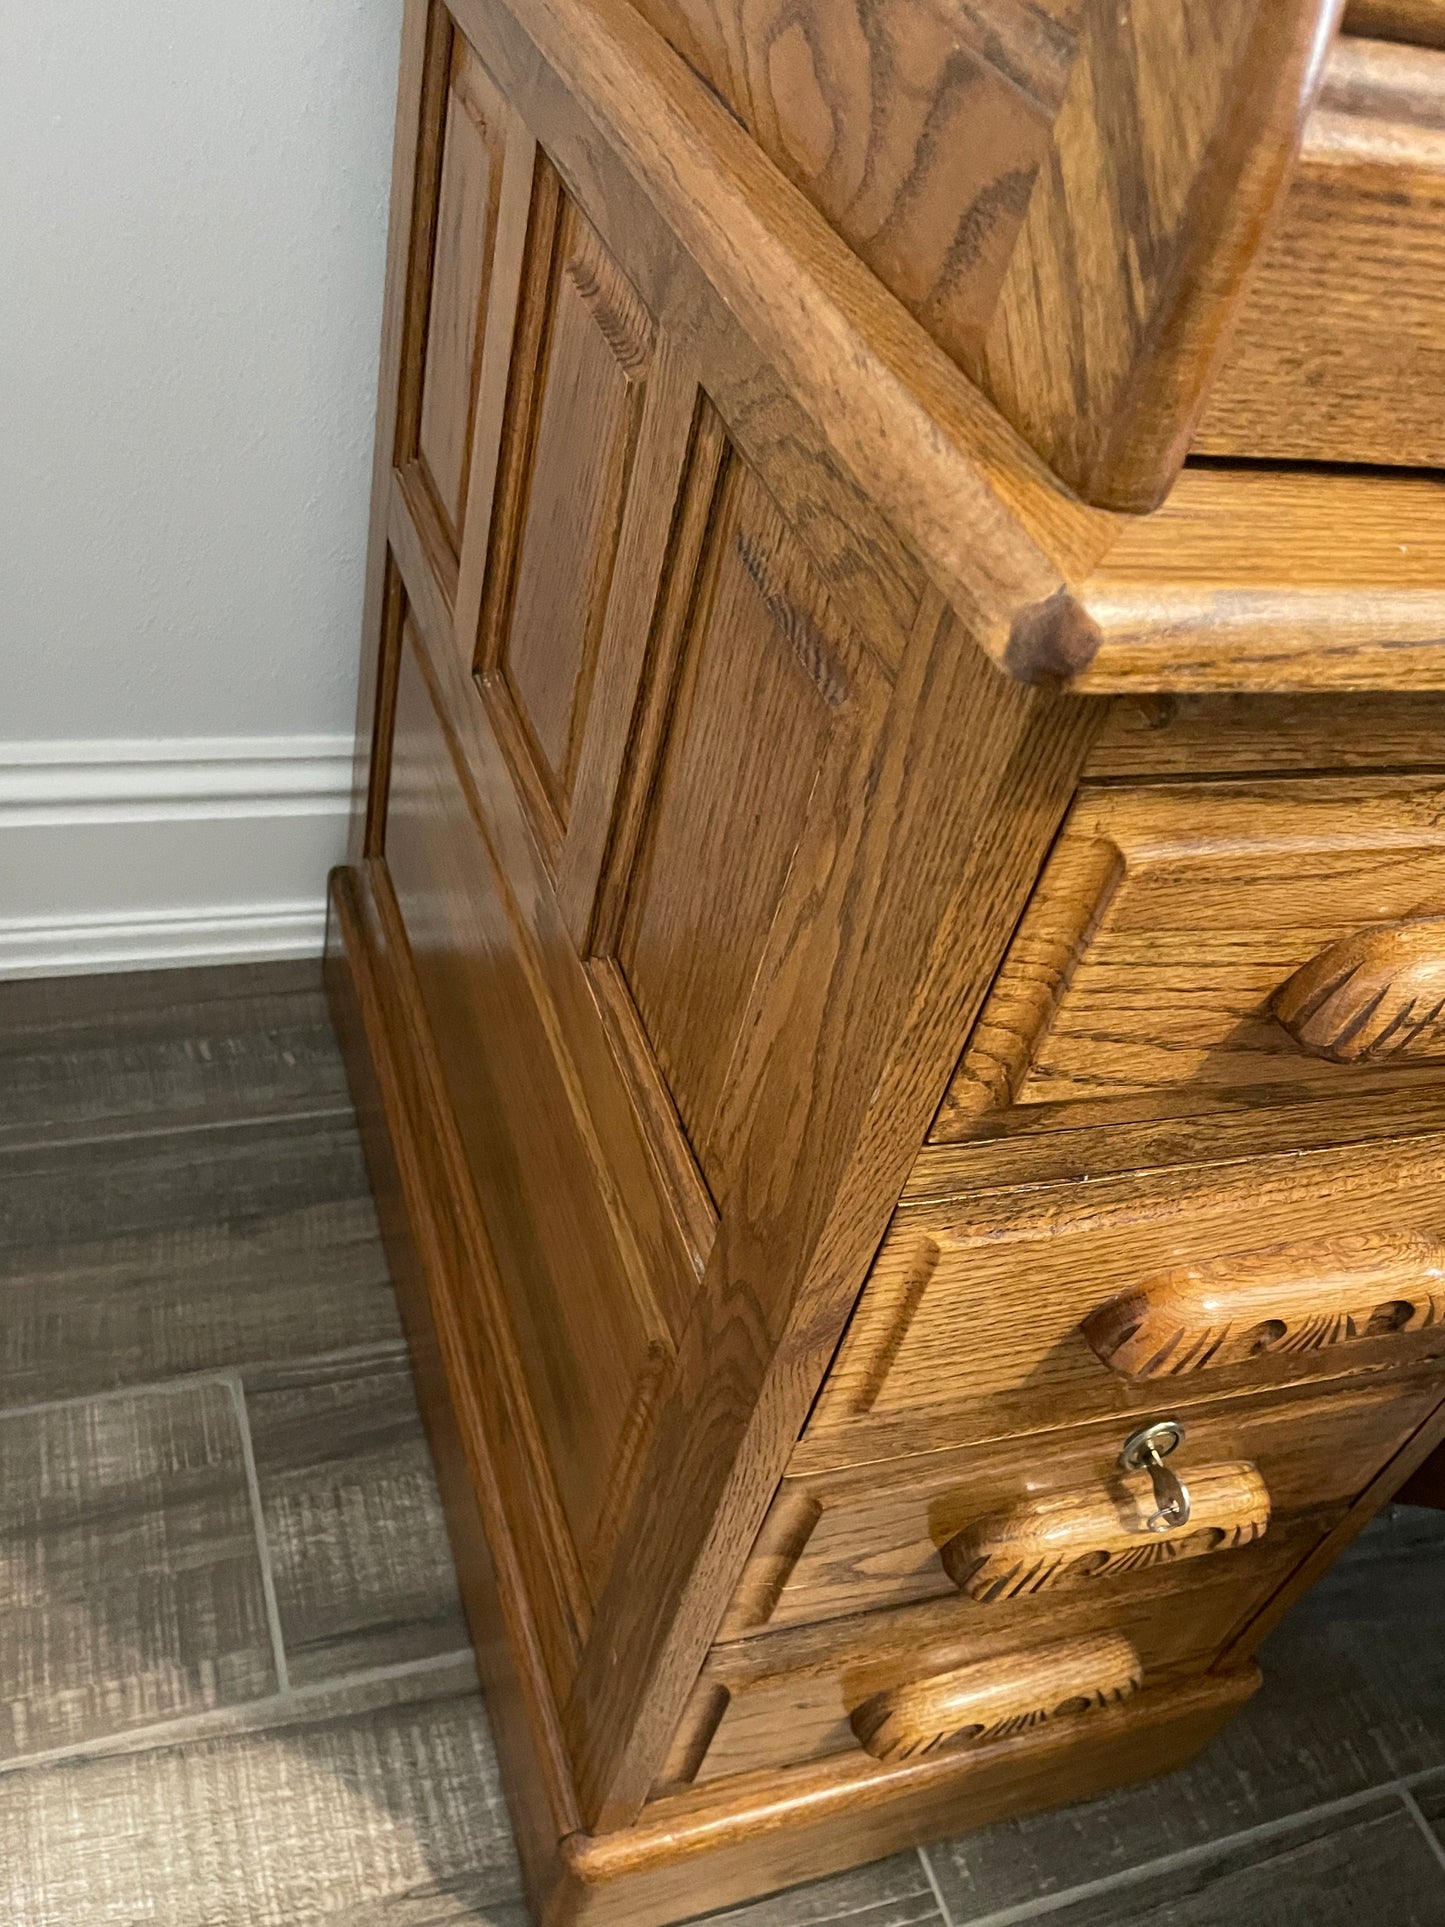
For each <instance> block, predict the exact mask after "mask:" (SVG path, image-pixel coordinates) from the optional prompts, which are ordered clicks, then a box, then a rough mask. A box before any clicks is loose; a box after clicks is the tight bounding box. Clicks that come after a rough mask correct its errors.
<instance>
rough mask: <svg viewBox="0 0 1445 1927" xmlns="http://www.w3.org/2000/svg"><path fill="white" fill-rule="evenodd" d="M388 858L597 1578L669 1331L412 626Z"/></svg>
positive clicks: (513, 1319) (532, 1380)
mask: <svg viewBox="0 0 1445 1927" xmlns="http://www.w3.org/2000/svg"><path fill="white" fill-rule="evenodd" d="M386 862H387V869H388V872H389V874H390V877H391V881H392V885H393V888H394V890H395V893H396V900H397V903H398V905H399V907H400V909H401V913H402V917H403V920H404V922H405V926H406V932H407V937H408V939H409V942H410V946H411V952H412V956H413V958H414V959H415V964H416V970H417V977H418V982H419V985H420V989H421V996H422V1000H423V1003H424V1005H425V1008H426V1014H427V1018H428V1020H429V1023H430V1025H431V1029H432V1033H433V1035H434V1037H435V1038H436V1040H437V1048H438V1055H439V1058H440V1061H441V1064H442V1067H443V1072H444V1075H445V1077H446V1080H447V1087H448V1092H449V1095H450V1098H451V1103H452V1106H453V1109H454V1111H455V1114H456V1118H457V1124H458V1128H459V1131H460V1134H461V1138H462V1141H463V1144H464V1146H465V1149H466V1152H467V1156H468V1159H469V1162H470V1166H471V1172H472V1178H473V1182H474V1183H475V1186H476V1190H477V1195H478V1199H479V1201H480V1204H481V1210H482V1216H483V1219H484V1221H485V1224H486V1228H487V1235H488V1237H489V1239H490V1241H491V1244H492V1247H493V1251H494V1254H495V1260H496V1268H497V1273H498V1277H499V1279H500V1282H501V1286H502V1290H503V1293H504V1296H505V1302H506V1308H507V1313H508V1315H509V1320H510V1324H511V1327H512V1332H513V1334H514V1336H515V1340H516V1343H517V1347H518V1350H519V1353H520V1356H521V1359H522V1363H523V1368H524V1371H525V1375H526V1384H527V1390H528V1393H529V1395H530V1399H531V1402H532V1405H533V1408H534V1410H535V1412H536V1416H537V1420H538V1424H539V1427H540V1430H541V1433H542V1436H543V1438H544V1440H545V1443H546V1449H547V1451H548V1454H549V1456H550V1459H551V1463H552V1469H553V1472H554V1475H555V1478H556V1482H557V1486H558V1488H559V1491H560V1493H561V1497H562V1503H563V1506H564V1509H565V1512H566V1516H567V1520H568V1523H569V1525H570V1528H571V1533H572V1537H573V1540H574V1542H575V1544H576V1546H577V1549H578V1552H579V1555H580V1558H581V1562H582V1567H583V1571H584V1575H585V1578H586V1580H587V1583H588V1585H589V1587H595V1586H597V1585H598V1584H599V1583H600V1581H601V1579H602V1578H603V1577H605V1573H606V1562H607V1555H608V1551H609V1545H610V1537H609V1535H610V1533H611V1531H612V1529H613V1527H614V1526H615V1514H616V1511H617V1509H618V1507H619V1505H620V1504H621V1503H623V1502H624V1501H625V1499H626V1497H627V1494H628V1491H629V1489H630V1478H631V1472H632V1468H633V1466H634V1462H635V1458H636V1454H637V1452H638V1450H639V1449H640V1447H641V1445H642V1443H643V1441H644V1439H645V1437H646V1431H647V1426H648V1422H649V1418H650V1415H651V1411H652V1406H653V1401H654V1400H655V1398H656V1397H657V1394H658V1392H659V1389H660V1387H661V1385H662V1382H663V1378H664V1375H665V1372H666V1369H667V1364H668V1361H669V1359H670V1357H671V1354H672V1347H671V1340H670V1337H669V1333H668V1330H667V1326H666V1323H665V1321H664V1319H663V1317H662V1315H661V1314H660V1312H659V1311H658V1309H657V1307H656V1305H655V1304H654V1302H653V1301H652V1298H651V1295H650V1293H649V1291H648V1287H647V1281H646V1280H645V1279H644V1278H642V1277H640V1276H638V1275H637V1274H636V1271H635V1268H634V1266H633V1265H632V1264H630V1263H629V1257H630V1255H631V1254H630V1253H629V1250H628V1247H627V1243H626V1240H625V1237H624V1235H623V1234H622V1231H621V1228H620V1227H619V1224H618V1223H617V1221H616V1220H615V1218H614V1216H613V1211H612V1208H611V1201H610V1199H609V1195H608V1193H609V1189H610V1187H609V1186H608V1185H607V1182H606V1179H605V1176H604V1169H605V1167H603V1166H602V1165H601V1164H600V1162H599V1148H598V1147H597V1146H596V1145H595V1144H594V1143H593V1142H592V1137H591V1126H590V1119H589V1118H588V1116H587V1114H586V1111H585V1108H584V1107H583V1105H582V1102H581V1098H580V1093H579V1092H578V1090H577V1087H576V1083H575V1077H574V1074H573V1073H572V1071H571V1069H570V1066H569V1065H568V1064H567V1063H566V1062H565V1061H563V1060H562V1059H561V1058H559V1055H558V1052H557V1048H556V1045H555V1042H554V1037H553V1034H552V1030H551V1026H550V1025H549V1022H548V1019H547V1016H546V1011H547V999H546V994H545V991H544V990H542V988H541V987H540V986H539V983H538V981H537V977H536V974H535V967H534V965H533V964H532V962H531V959H530V957H529V954H528V953H529V939H528V937H527V936H526V934H525V932H524V930H523V929H521V928H520V927H519V922H518V916H517V909H516V906H515V904H514V902H513V901H512V900H511V898H510V895H509V892H508V889H507V885H506V883H505V881H504V880H503V878H502V876H501V875H500V874H499V872H498V871H497V869H496V867H495V864H494V861H493V858H492V856H491V854H490V852H489V850H488V848H487V845H486V843H485V842H484V841H483V839H482V836H481V835H480V833H479V828H478V824H477V821H476V818H475V815H474V807H473V804H472V802H471V800H470V798H469V795H468V790H467V787H466V785H465V783H464V780H463V778H462V777H461V775H460V774H459V771H458V768H457V764H456V762H455V760H454V757H453V753H452V750H451V747H450V745H449V743H448V740H447V736H446V734H445V732H444V730H443V727H442V725H441V723H440V720H439V718H438V716H437V713H436V708H435V705H434V703H433V699H432V695H431V691H430V689H429V688H428V686H427V681H426V677H425V675H424V673H423V670H422V667H421V658H420V655H419V653H418V650H417V647H416V644H415V640H414V638H409V643H408V649H407V652H406V654H405V656H404V658H403V664H402V674H401V682H400V687H399V691H398V698H397V733H396V747H395V751H394V755H393V778H392V796H391V805H390V811H389V815H388V823H387V841H386Z"/></svg>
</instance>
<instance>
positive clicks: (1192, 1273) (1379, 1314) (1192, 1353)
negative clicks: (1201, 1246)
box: [1082, 1231, 1445, 1378]
mask: <svg viewBox="0 0 1445 1927" xmlns="http://www.w3.org/2000/svg"><path fill="white" fill-rule="evenodd" d="M1442 1315H1445V1245H1442V1244H1441V1243H1440V1241H1439V1240H1437V1239H1435V1238H1428V1237H1426V1236H1425V1235H1424V1233H1422V1232H1418V1231H1365V1232H1350V1233H1343V1234H1341V1235H1340V1236H1338V1237H1334V1238H1316V1239H1311V1240H1306V1241H1303V1242H1300V1243H1298V1244H1295V1243H1290V1244H1279V1245H1269V1246H1267V1247H1265V1248H1264V1249H1262V1250H1259V1251H1242V1252H1238V1253H1233V1254H1227V1255H1226V1256H1224V1257H1222V1258H1211V1259H1209V1260H1207V1261H1206V1262H1204V1263H1202V1264H1197V1265H1180V1266H1177V1267H1176V1268H1175V1269H1173V1270H1171V1271H1161V1272H1158V1273H1156V1275H1155V1276H1154V1277H1152V1278H1147V1279H1145V1281H1144V1282H1143V1283H1142V1284H1140V1285H1136V1286H1134V1287H1132V1288H1131V1289H1130V1290H1128V1291H1122V1292H1120V1293H1119V1295H1118V1296H1117V1297H1116V1298H1111V1299H1109V1300H1108V1302H1107V1303H1106V1304H1103V1305H1100V1306H1099V1308H1098V1310H1097V1311H1092V1312H1090V1313H1089V1316H1088V1317H1087V1318H1086V1319H1085V1320H1084V1323H1083V1327H1082V1329H1083V1333H1084V1336H1085V1338H1086V1339H1087V1340H1088V1341H1089V1344H1090V1345H1091V1346H1092V1347H1093V1349H1094V1351H1095V1352H1096V1353H1097V1354H1098V1356H1099V1357H1100V1358H1101V1359H1102V1360H1103V1362H1104V1363H1105V1364H1106V1365H1108V1366H1110V1367H1111V1368H1112V1369H1113V1370H1114V1371H1116V1372H1118V1373H1120V1375H1121V1376H1122V1377H1124V1378H1163V1377H1166V1376H1169V1375H1172V1374H1177V1373H1180V1372H1197V1371H1200V1370H1202V1369H1203V1368H1204V1367H1205V1366H1206V1365H1235V1364H1239V1363H1240V1362H1241V1361H1242V1360H1244V1359H1248V1358H1253V1357H1256V1356H1258V1355H1259V1354H1260V1353H1262V1352H1310V1351H1318V1350H1322V1349H1323V1348H1324V1347H1325V1346H1328V1345H1340V1344H1344V1343H1347V1342H1348V1341H1349V1340H1350V1339H1355V1338H1377V1337H1380V1336H1382V1335H1384V1334H1385V1333H1388V1332H1404V1331H1419V1330H1422V1329H1423V1328H1424V1327H1425V1326H1427V1325H1434V1324H1436V1323H1437V1322H1438V1321H1439V1320H1440V1318H1441V1316H1442Z"/></svg>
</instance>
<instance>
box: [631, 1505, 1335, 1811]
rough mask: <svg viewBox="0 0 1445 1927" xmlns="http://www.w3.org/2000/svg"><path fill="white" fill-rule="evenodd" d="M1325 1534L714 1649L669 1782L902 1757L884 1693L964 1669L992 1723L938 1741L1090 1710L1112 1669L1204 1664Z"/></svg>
mask: <svg viewBox="0 0 1445 1927" xmlns="http://www.w3.org/2000/svg"><path fill="white" fill-rule="evenodd" d="M1318 1530H1319V1528H1318V1526H1314V1525H1311V1524H1310V1523H1307V1522H1304V1521H1300V1522H1296V1523H1295V1524H1293V1525H1291V1526H1287V1527H1286V1528H1285V1529H1284V1530H1283V1531H1282V1532H1281V1533H1280V1535H1279V1536H1278V1537H1277V1538H1276V1539H1275V1540H1274V1543H1273V1544H1270V1542H1269V1540H1268V1539H1266V1540H1264V1541H1262V1542H1260V1543H1259V1545H1258V1546H1257V1547H1256V1548H1251V1551H1253V1552H1254V1553H1255V1555H1256V1556H1255V1557H1254V1558H1253V1559H1251V1560H1249V1561H1248V1564H1247V1568H1246V1569H1244V1570H1241V1569H1240V1568H1239V1567H1235V1568H1234V1570H1232V1571H1229V1570H1227V1568H1228V1565H1229V1562H1228V1561H1227V1560H1224V1559H1219V1560H1208V1559H1204V1560H1199V1561H1197V1562H1192V1565H1193V1566H1194V1568H1195V1569H1194V1570H1191V1572H1190V1576H1189V1579H1188V1582H1187V1583H1182V1582H1181V1570H1179V1569H1165V1568H1155V1569H1153V1570H1152V1571H1149V1572H1145V1573H1142V1574H1140V1575H1138V1576H1137V1577H1136V1578H1135V1579H1134V1580H1133V1581H1132V1582H1131V1583H1130V1584H1129V1585H1128V1586H1127V1587H1124V1588H1120V1589H1118V1590H1116V1592H1115V1593H1114V1595H1113V1596H1112V1598H1110V1599H1108V1600H1106V1599H1105V1598H1104V1596H1103V1595H1102V1594H1094V1595H1090V1594H1088V1593H1079V1592H1075V1593H1071V1594H1063V1593H1061V1594H1059V1595H1057V1597H1054V1598H1052V1599H1050V1600H1048V1601H1045V1600H1043V1599H1033V1600H1016V1601H1012V1602H1010V1603H1009V1604H1007V1605H1004V1606H999V1607H989V1606H984V1605H980V1604H977V1603H976V1602H975V1601H973V1600H970V1599H965V1598H960V1597H958V1596H954V1597H953V1598H951V1599H947V1600H932V1601H928V1602H926V1603H924V1604H920V1605H915V1606H906V1607H902V1608H900V1609H898V1610H897V1611H894V1612H887V1613H870V1614H866V1615H863V1616H860V1617H857V1618H851V1619H842V1620H833V1621H831V1622H829V1623H828V1624H826V1625H821V1626H804V1627H799V1628H797V1629H795V1630H794V1631H791V1632H776V1633H769V1634H767V1635H766V1636H764V1637H762V1638H756V1639H741V1640H735V1641H733V1642H731V1643H730V1644H727V1645H721V1646H716V1647H714V1649H713V1651H712V1653H711V1655H710V1656H709V1658H708V1661H707V1663H706V1665H705V1667H704V1669H703V1673H702V1677H701V1679H700V1680H699V1682H698V1685H697V1687H696V1689H695V1690H694V1693H693V1696H692V1699H691V1701H690V1703H689V1706H688V1709H687V1713H686V1715H685V1717H684V1720H683V1723H682V1726H681V1729H680V1731H679V1734H678V1739H677V1743H676V1745H675V1746H674V1748H673V1752H672V1756H671V1758H670V1759H669V1761H668V1763H667V1766H666V1768H665V1769H664V1773H663V1776H662V1781H661V1784H660V1786H659V1789H658V1790H659V1791H663V1790H669V1789H671V1788H674V1787H677V1786H679V1785H686V1784H689V1783H695V1782H705V1781H709V1780H719V1779H726V1778H728V1777H730V1776H731V1775H733V1774H738V1773H747V1772H755V1771H758V1770H760V1769H768V1768H779V1767H787V1766H796V1765H801V1764H803V1763H804V1762H806V1761H809V1760H818V1759H823V1758H827V1757H828V1756H830V1755H834V1754H840V1753H849V1752H856V1751H859V1750H860V1749H861V1750H863V1751H867V1752H872V1753H874V1755H875V1757H880V1758H888V1757H894V1756H890V1755H889V1754H886V1753H880V1752H879V1751H878V1748H877V1744H876V1734H877V1728H876V1726H875V1723H874V1722H875V1718H876V1716H877V1715H878V1714H879V1713H880V1711H881V1710H882V1702H884V1701H886V1698H887V1696H889V1695H892V1694H897V1693H899V1692H900V1691H901V1690H904V1689H906V1690H907V1692H908V1694H909V1696H910V1697H914V1696H915V1695H920V1694H921V1695H923V1696H926V1697H933V1696H934V1695H935V1694H936V1693H942V1695H943V1696H945V1697H953V1695H954V1692H955V1691H956V1688H957V1686H958V1684H959V1681H958V1675H960V1674H964V1675H967V1676H968V1684H969V1685H970V1686H971V1687H973V1686H981V1687H982V1688H983V1694H982V1699H983V1701H984V1706H983V1707H981V1708H980V1710H979V1712H978V1713H977V1714H975V1715H973V1716H972V1717H969V1716H965V1717H964V1718H963V1719H960V1720H959V1724H971V1723H972V1720H973V1718H976V1719H977V1720H978V1722H979V1724H980V1726H981V1727H982V1728H983V1730H981V1731H978V1732H977V1733H974V1734H967V1733H965V1734H963V1735H959V1734H958V1733H957V1731H956V1729H955V1730H954V1731H953V1732H951V1733H950V1732H948V1731H947V1730H946V1728H944V1727H942V1725H941V1727H940V1731H939V1733H938V1735H937V1743H938V1744H939V1745H940V1746H943V1745H951V1744H955V1743H958V1741H959V1740H960V1739H961V1740H962V1742H963V1743H968V1742H969V1741H970V1740H973V1739H976V1740H978V1741H980V1742H982V1741H984V1740H986V1739H989V1738H1002V1737H1005V1736H1006V1734H1007V1732H1009V1731H1017V1730H1020V1729H1021V1728H1022V1727H1025V1726H1031V1725H1034V1724H1039V1723H1042V1721H1043V1720H1045V1719H1047V1718H1050V1717H1053V1716H1055V1715H1057V1714H1059V1713H1060V1712H1068V1713H1078V1714H1082V1715H1083V1716H1084V1717H1087V1715H1088V1712H1089V1711H1090V1710H1091V1709H1096V1708H1098V1707H1100V1706H1102V1705H1104V1704H1107V1703H1108V1695H1109V1693H1110V1683H1109V1678H1108V1677H1107V1675H1109V1674H1111V1673H1113V1672H1114V1669H1115V1667H1116V1666H1117V1664H1118V1662H1119V1661H1120V1660H1123V1661H1124V1663H1125V1664H1126V1666H1127V1667H1128V1669H1129V1670H1130V1671H1131V1672H1132V1680H1131V1682H1130V1683H1129V1685H1128V1686H1127V1687H1125V1692H1127V1691H1128V1690H1132V1687H1133V1686H1135V1685H1139V1684H1145V1685H1148V1686H1158V1685H1163V1684H1166V1683H1170V1682H1174V1681H1178V1680H1181V1679H1183V1678H1186V1677H1188V1676H1190V1675H1193V1674H1198V1673H1201V1672H1203V1671H1205V1670H1206V1669H1207V1667H1208V1666H1209V1665H1210V1663H1211V1662H1212V1661H1213V1660H1214V1658H1215V1657H1216V1656H1217V1655H1218V1654H1219V1653H1220V1652H1221V1651H1222V1649H1223V1648H1224V1647H1225V1646H1226V1645H1227V1643H1228V1642H1229V1640H1230V1639H1231V1638H1232V1637H1233V1635H1234V1634H1235V1632H1236V1631H1238V1630H1240V1629H1242V1627H1243V1626H1244V1625H1245V1624H1246V1623H1247V1622H1248V1620H1249V1619H1251V1618H1252V1617H1253V1616H1254V1614H1255V1613H1256V1612H1257V1611H1258V1610H1259V1609H1260V1608H1261V1607H1262V1606H1263V1605H1264V1603H1265V1602H1266V1600H1267V1599H1268V1598H1269V1597H1270V1596H1271V1595H1272V1594H1273V1592H1274V1591H1275V1590H1276V1589H1277V1588H1278V1587H1279V1586H1281V1585H1283V1584H1284V1582H1285V1580H1286V1579H1287V1578H1288V1577H1289V1574H1290V1573H1291V1572H1292V1571H1293V1570H1294V1568H1295V1567H1296V1566H1297V1565H1298V1564H1299V1562H1300V1561H1301V1560H1302V1559H1303V1558H1304V1557H1305V1556H1306V1554H1307V1553H1308V1551H1309V1549H1310V1546H1311V1544H1312V1543H1313V1542H1314V1539H1315V1537H1316V1536H1317V1535H1318ZM1240 1557H1241V1558H1244V1557H1245V1555H1240ZM1100 1649H1104V1650H1103V1654H1102V1656H1103V1659H1104V1662H1105V1664H1104V1665H1103V1667H1099V1666H1098V1658H1099V1656H1100ZM1091 1653H1093V1654H1094V1656H1095V1657H1094V1659H1093V1660H1092V1661H1091V1659H1090V1654H1091ZM1120 1684H1121V1682H1120V1681H1119V1680H1118V1679H1117V1678H1116V1679H1115V1680H1114V1686H1115V1688H1117V1687H1118V1686H1119V1685H1120ZM1118 1696H1119V1697H1123V1696H1124V1693H1122V1692H1121V1693H1119V1694H1118ZM912 1712H913V1716H914V1717H915V1718H918V1717H920V1715H919V1709H918V1708H917V1707H916V1706H915V1707H914V1708H913V1709H912ZM995 1722H1001V1724H1000V1723H995ZM990 1727H991V1728H992V1730H989V1729H990ZM917 1750H930V1749H928V1748H927V1747H920V1748H918V1749H917Z"/></svg>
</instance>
